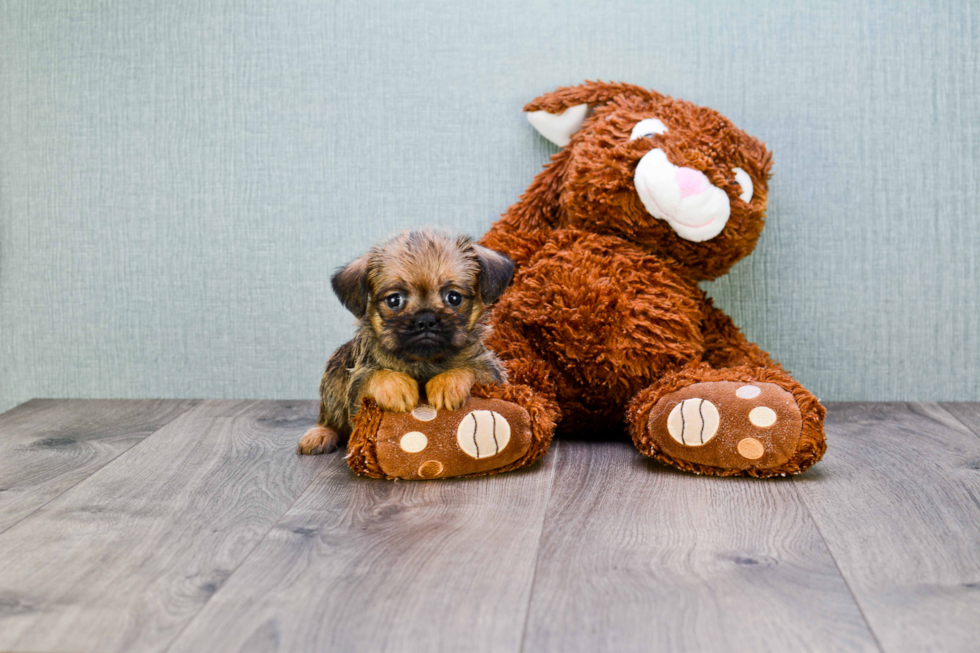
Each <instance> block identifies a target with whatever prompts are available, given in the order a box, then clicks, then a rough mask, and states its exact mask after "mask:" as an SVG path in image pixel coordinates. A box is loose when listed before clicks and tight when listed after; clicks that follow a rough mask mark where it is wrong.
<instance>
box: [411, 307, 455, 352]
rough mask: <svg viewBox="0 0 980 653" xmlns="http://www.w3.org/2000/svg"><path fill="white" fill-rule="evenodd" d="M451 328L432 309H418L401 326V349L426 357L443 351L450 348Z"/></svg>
mask: <svg viewBox="0 0 980 653" xmlns="http://www.w3.org/2000/svg"><path fill="white" fill-rule="evenodd" d="M452 331H453V329H452V328H449V327H447V325H446V324H445V323H444V322H443V320H441V319H440V318H439V316H438V315H437V314H436V313H435V312H433V311H419V312H418V313H417V314H416V315H413V316H412V318H411V320H410V321H409V323H408V324H407V325H406V326H405V327H404V328H403V331H402V337H401V347H402V349H403V351H405V352H407V353H409V354H412V355H415V356H422V357H424V358H428V357H430V356H436V355H439V354H442V353H445V352H446V351H447V350H449V349H451V348H452V340H453V338H452Z"/></svg>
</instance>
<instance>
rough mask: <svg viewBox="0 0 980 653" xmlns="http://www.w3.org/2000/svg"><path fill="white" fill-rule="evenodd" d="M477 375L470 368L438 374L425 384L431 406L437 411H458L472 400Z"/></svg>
mask: <svg viewBox="0 0 980 653" xmlns="http://www.w3.org/2000/svg"><path fill="white" fill-rule="evenodd" d="M474 383H476V375H475V374H474V373H473V370H471V369H469V368H468V367H457V368H455V369H451V370H447V371H445V372H443V373H442V374H437V375H435V376H434V377H432V378H431V379H429V382H428V383H426V384H425V394H426V397H427V398H428V400H429V404H431V405H432V407H433V408H435V409H436V410H456V409H457V408H461V407H462V406H463V404H465V403H466V400H467V399H469V398H470V390H471V389H472V388H473V384H474Z"/></svg>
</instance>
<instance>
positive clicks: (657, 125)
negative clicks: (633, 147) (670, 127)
mask: <svg viewBox="0 0 980 653" xmlns="http://www.w3.org/2000/svg"><path fill="white" fill-rule="evenodd" d="M666 133H667V125H665V124H664V123H663V122H661V121H660V120H657V119H656V118H646V119H644V120H641V121H640V122H638V123H636V126H634V127H633V131H632V132H631V133H630V140H631V141H635V140H636V139H638V138H644V137H646V136H654V135H656V134H666Z"/></svg>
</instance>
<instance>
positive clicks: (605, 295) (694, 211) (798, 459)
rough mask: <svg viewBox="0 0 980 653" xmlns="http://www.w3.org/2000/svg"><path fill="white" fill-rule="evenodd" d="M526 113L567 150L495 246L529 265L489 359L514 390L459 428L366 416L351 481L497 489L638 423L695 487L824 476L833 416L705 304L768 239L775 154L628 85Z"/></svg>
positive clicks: (416, 416) (694, 111)
mask: <svg viewBox="0 0 980 653" xmlns="http://www.w3.org/2000/svg"><path fill="white" fill-rule="evenodd" d="M524 110H525V111H526V112H529V113H528V119H529V121H530V122H531V124H532V125H534V127H535V128H536V129H537V130H538V131H539V132H540V133H541V134H542V135H543V136H545V137H546V138H548V139H549V140H551V141H552V142H554V143H555V144H557V145H558V146H560V147H561V148H562V149H561V150H560V151H559V152H558V153H557V154H555V155H554V156H553V157H552V159H551V162H550V163H549V164H548V165H547V166H546V167H545V169H544V170H543V171H542V172H541V173H539V174H538V175H537V176H536V177H535V179H534V181H533V182H532V183H531V186H530V188H529V189H528V190H527V192H526V193H525V194H524V195H523V196H522V197H521V198H520V200H519V201H518V202H517V203H516V204H515V205H513V206H512V207H511V208H510V209H509V210H508V211H507V213H506V214H505V215H504V216H503V218H502V219H501V220H499V221H498V222H497V223H495V224H494V225H493V227H492V228H491V229H490V231H489V232H488V233H487V234H486V235H485V236H484V238H483V239H482V241H481V242H482V243H483V244H484V245H485V246H486V247H488V248H490V249H493V250H496V251H499V252H503V253H505V254H507V255H509V256H510V257H511V258H512V259H513V261H514V262H515V264H516V271H515V274H514V281H513V283H512V285H511V286H510V287H509V288H508V289H507V290H506V291H505V292H504V294H503V296H502V297H501V298H500V300H499V302H498V303H497V305H496V307H495V308H494V311H493V315H492V326H493V332H492V334H491V335H490V336H489V338H488V339H487V342H486V344H487V346H488V347H489V348H490V349H491V350H492V351H494V352H495V353H496V354H497V356H498V357H499V359H500V361H501V362H502V363H503V365H504V367H505V369H506V371H507V374H508V377H509V380H510V383H511V384H512V385H509V386H495V385H489V386H477V387H476V388H474V393H473V394H474V398H472V399H471V400H470V402H469V403H467V404H466V405H465V406H463V407H462V408H461V409H459V410H456V411H435V410H431V409H426V408H425V407H423V408H422V409H421V410H420V409H416V410H415V411H412V412H406V413H385V412H382V411H380V410H379V409H378V408H377V407H376V406H374V405H372V404H371V403H370V402H367V403H366V405H365V407H364V409H363V410H362V411H361V413H360V416H359V418H358V422H357V425H356V428H355V429H354V433H353V434H352V436H351V439H350V442H349V446H348V463H349V464H350V466H351V468H352V469H353V470H354V471H356V472H358V473H360V474H365V475H369V476H375V477H382V478H436V477H443V478H444V477H449V476H464V475H479V474H491V473H497V472H502V471H508V470H512V469H516V468H518V467H523V466H525V465H528V464H530V463H532V462H534V461H535V460H537V459H538V458H539V457H540V456H542V455H544V454H545V453H546V452H547V450H548V444H549V442H550V440H551V437H552V435H553V433H554V432H555V431H557V432H558V433H583V432H584V433H589V432H604V431H608V430H610V429H614V428H616V426H617V425H621V424H624V423H625V425H626V427H627V428H628V430H629V432H630V433H631V434H632V437H633V442H634V444H635V445H636V447H637V448H638V449H639V450H640V452H642V453H643V454H645V455H647V456H650V457H653V458H655V459H657V460H659V461H661V462H663V463H666V464H669V465H673V466H675V467H677V468H680V469H682V470H686V471H691V472H696V473H701V474H712V475H718V476H731V475H744V476H755V477H770V476H776V475H785V474H798V473H800V472H803V471H805V470H806V469H807V468H809V467H810V466H811V465H813V464H814V463H815V462H817V461H818V460H819V459H820V457H821V456H822V455H823V453H824V451H825V449H826V444H825V440H824V433H823V418H824V408H823V407H822V406H821V405H820V403H819V402H818V401H817V399H816V398H815V397H814V396H813V395H812V394H811V393H810V392H808V391H807V390H806V389H804V388H803V387H802V386H801V385H800V384H799V383H797V382H796V381H795V380H793V378H792V377H790V376H789V375H788V374H787V373H786V372H785V371H784V370H783V369H782V368H781V367H780V365H779V364H778V363H776V362H775V361H773V360H772V359H771V358H770V357H769V355H768V354H767V353H766V352H764V351H763V350H762V349H760V348H759V347H758V346H757V345H755V344H752V343H750V342H748V341H746V339H745V337H744V336H743V335H742V334H741V332H740V331H739V329H738V328H737V327H736V326H735V325H734V324H733V323H732V321H731V319H730V318H729V317H728V316H727V315H725V314H724V313H723V312H721V311H720V310H718V309H717V308H715V307H714V306H713V305H712V302H711V299H710V298H708V297H707V296H706V295H705V293H704V292H703V291H702V290H701V289H700V288H699V286H698V282H699V281H702V280H708V279H714V278H716V277H718V276H720V275H722V274H724V273H725V272H727V271H728V270H729V268H731V266H732V265H734V264H735V262H737V261H738V260H740V259H741V258H743V257H745V256H747V255H748V254H749V253H750V252H751V251H752V249H753V248H754V246H755V243H756V240H757V239H758V237H759V234H760V233H761V232H762V227H763V223H764V213H765V208H766V188H767V186H766V184H767V180H768V177H769V168H770V165H771V159H770V154H769V152H768V151H767V150H766V149H765V147H764V146H763V144H762V143H761V142H759V141H758V140H756V139H754V138H752V137H751V136H749V135H747V134H745V133H744V132H742V131H741V130H739V129H738V128H736V127H735V126H734V125H732V123H731V122H729V121H728V120H727V119H726V118H725V117H723V116H722V115H720V114H719V113H718V112H716V111H714V110H712V109H708V108H705V107H698V106H696V105H694V104H691V103H689V102H685V101H682V100H675V99H673V98H670V97H667V96H664V95H661V94H659V93H657V92H654V91H649V90H646V89H643V88H640V87H637V86H633V85H629V84H619V83H602V82H587V83H585V84H583V85H581V86H575V87H568V88H561V89H558V90H556V91H555V92H553V93H548V94H546V95H543V96H541V97H540V98H538V99H536V100H534V101H533V102H531V103H530V104H529V105H527V106H526V107H525V108H524ZM416 433H417V434H420V435H423V436H424V437H423V438H418V437H417V436H415V435H412V434H416ZM423 440H424V441H425V442H426V443H427V445H426V447H424V448H422V449H418V450H416V447H417V446H418V443H420V442H422V441H423Z"/></svg>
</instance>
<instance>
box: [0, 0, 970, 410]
mask: <svg viewBox="0 0 980 653" xmlns="http://www.w3.org/2000/svg"><path fill="white" fill-rule="evenodd" d="M978 31H980V10H978V6H977V4H976V3H971V2H970V1H969V0H963V1H959V2H940V1H938V0H936V1H932V2H927V1H924V2H912V1H905V0H900V1H898V2H894V1H885V0H873V1H872V0H869V1H860V0H859V1H854V0H825V1H821V2H811V1H809V0H731V1H724V2H722V1H719V2H714V3H709V2H697V1H695V2H663V1H659V0H658V1H656V2H649V1H642V0H605V1H603V2H580V1H576V2H555V1H553V0H501V1H498V2H488V3H483V2H468V1H460V0H431V1H430V0H426V1H422V2H405V3H395V2H391V3H382V2H378V1H377V0H368V1H365V0H354V1H350V0H343V1H338V2H319V1H313V0H283V1H281V2H274V3H269V2H256V1H252V0H226V1H220V0H219V1H216V2H207V3H199V2H189V1H187V0H152V1H149V2H133V3H122V2H120V3H112V2H76V1H70V0H45V1H40V2H33V1H28V0H19V1H15V0H0V410H2V409H7V408H10V407H11V406H13V405H16V404H17V403H20V402H23V401H25V400H27V399H29V398H31V397H39V396H40V397H241V398H272V399H276V398H313V397H315V396H316V389H317V383H318V380H319V377H320V373H321V370H322V365H323V363H324V361H325V360H326V358H327V356H328V355H329V354H330V353H331V351H332V350H333V349H334V348H335V347H337V346H338V345H339V344H340V343H342V342H343V341H344V340H346V339H347V338H348V337H349V336H350V334H351V332H352V318H351V316H350V315H348V314H347V313H345V312H344V310H343V309H342V308H341V306H340V303H339V302H338V301H337V300H336V299H335V298H334V297H333V296H332V294H331V292H330V286H329V276H330V273H331V271H332V270H333V269H334V268H336V267H337V266H339V265H341V264H343V263H344V262H346V261H347V260H349V259H351V258H352V257H354V256H355V255H357V254H358V253H360V252H362V251H363V250H365V249H366V248H367V247H368V246H369V245H370V244H371V243H373V242H374V241H376V240H378V239H380V238H383V237H385V236H387V235H389V234H391V233H393V232H396V231H398V230H402V229H406V228H410V227H417V226H426V225H435V226H442V227H446V228H448V229H452V230H462V231H466V232H469V233H471V234H473V235H479V234H481V233H483V232H484V231H485V230H486V229H487V228H488V227H489V225H490V223H491V222H492V221H493V220H495V219H496V218H497V216H499V214H500V213H502V212H503V211H504V210H505V209H506V208H507V207H508V206H509V205H510V204H511V203H512V202H514V201H515V200H516V199H517V197H518V195H519V194H520V193H521V192H522V191H523V190H524V189H525V188H526V187H527V186H528V184H529V183H530V181H531V179H532V177H533V176H534V174H535V173H536V172H537V171H538V170H539V169H540V168H541V166H542V165H543V164H544V163H545V162H546V161H547V160H548V157H549V156H550V155H551V154H552V153H553V152H555V151H556V148H555V146H553V145H551V144H550V143H548V142H547V141H546V140H544V139H543V138H541V137H540V136H539V135H538V134H536V133H535V132H534V130H533V129H532V128H531V127H530V126H529V125H528V123H527V121H526V120H525V119H524V117H523V115H522V114H521V112H520V110H521V107H522V106H523V105H524V104H525V103H526V102H528V101H529V100H532V99H534V98H535V97H536V96H538V95H539V94H541V93H544V92H546V91H549V90H552V89H554V88H556V87H558V86H565V85H570V84H575V83H578V82H581V81H583V80H586V79H603V80H615V81H628V82H631V83H635V84H639V85H642V86H646V87H649V88H653V89H656V90H658V91H661V92H663V93H667V94H669V95H673V96H675V97H681V98H684V99H687V100H691V101H693V102H696V103H698V104H703V105H707V106H710V107H712V108H714V109H717V110H718V111H720V112H721V113H723V114H724V115H726V116H728V117H729V118H731V119H732V120H733V121H734V122H735V124H737V125H738V126H740V127H741V128H743V129H744V130H746V131H747V132H748V133H750V134H752V135H754V136H757V137H759V138H760V139H762V140H764V141H765V142H766V144H767V145H768V147H769V148H770V149H771V150H772V151H773V154H774V162H775V163H774V167H773V171H774V177H773V179H772V182H771V185H770V205H769V206H770V209H769V220H768V224H767V228H766V231H765V232H764V233H763V235H762V238H761V240H760V242H759V246H758V247H757V249H756V252H755V254H754V255H753V256H751V257H749V258H748V259H747V260H745V261H743V262H742V263H740V264H739V265H738V266H737V267H736V268H735V269H734V270H733V271H732V273H731V274H729V275H728V276H726V277H724V278H722V279H720V280H719V281H717V282H715V283H712V284H707V285H706V286H705V287H706V288H707V289H708V290H709V292H710V293H711V294H712V296H714V297H715V300H716V303H717V304H718V305H720V306H721V307H722V308H724V309H725V310H726V311H727V312H728V313H729V314H731V315H732V317H733V318H734V319H735V321H736V323H737V324H739V325H741V326H742V327H743V329H744V331H745V332H746V334H747V335H748V336H749V337H750V338H751V339H753V340H755V341H757V342H758V343H760V345H761V346H762V347H764V348H765V349H766V350H768V351H770V352H772V354H773V355H774V356H775V357H776V358H778V359H779V360H781V361H782V362H783V364H784V365H785V366H786V367H787V368H788V369H790V370H792V371H793V373H794V375H795V376H796V377H797V378H798V379H799V380H800V381H801V382H802V383H804V384H805V385H807V386H808V387H809V388H810V389H812V390H813V391H814V392H815V394H817V395H818V396H819V397H820V398H821V399H824V400H913V399H920V400H938V399H941V400H973V401H976V400H980V380H978V379H980V374H978V370H980V293H978V285H980V284H978V282H980V218H978V206H980V184H978V183H977V179H980V165H978V159H980V121H978V120H977V117H978V116H980V75H978V74H977V70H978V64H980V33H978Z"/></svg>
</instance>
